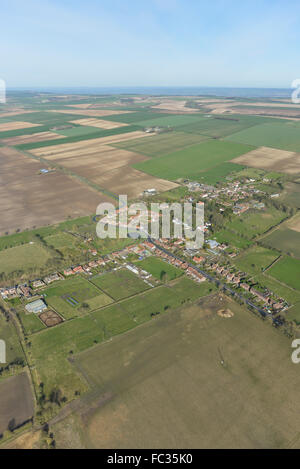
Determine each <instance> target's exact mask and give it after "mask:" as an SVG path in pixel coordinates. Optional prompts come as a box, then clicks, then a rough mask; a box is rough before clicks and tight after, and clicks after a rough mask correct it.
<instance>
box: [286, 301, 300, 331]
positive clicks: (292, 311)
mask: <svg viewBox="0 0 300 469" xmlns="http://www.w3.org/2000/svg"><path fill="white" fill-rule="evenodd" d="M286 318H287V320H288V321H294V322H295V323H296V324H297V326H300V304H297V305H295V306H292V307H291V308H289V309H288V312H287V314H286Z"/></svg>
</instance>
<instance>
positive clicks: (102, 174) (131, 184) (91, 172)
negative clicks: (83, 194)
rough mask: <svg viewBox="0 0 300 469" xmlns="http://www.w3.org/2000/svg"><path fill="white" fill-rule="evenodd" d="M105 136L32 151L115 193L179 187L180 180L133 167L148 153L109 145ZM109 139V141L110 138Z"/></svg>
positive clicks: (138, 192) (132, 194)
mask: <svg viewBox="0 0 300 469" xmlns="http://www.w3.org/2000/svg"><path fill="white" fill-rule="evenodd" d="M131 134H135V136H136V137H137V136H141V137H143V136H144V135H147V134H145V133H143V132H131V133H130V134H128V136H131ZM123 135H124V134H123ZM116 137H117V136H112V137H105V138H108V139H112V138H114V140H115V138H116ZM120 137H121V136H120ZM120 137H119V138H120ZM105 138H101V139H93V140H88V141H85V142H77V143H72V144H63V145H55V147H49V148H48V149H47V148H40V149H37V150H33V151H32V153H34V154H35V155H38V156H42V157H43V158H46V159H47V160H49V161H55V163H58V164H59V165H61V166H63V167H65V168H68V169H69V170H71V171H72V172H73V173H76V174H77V175H79V176H82V177H84V178H86V179H88V180H89V181H91V182H93V183H95V184H97V185H98V186H99V187H101V188H104V189H106V190H108V191H110V192H112V193H114V194H116V195H118V194H126V195H127V196H128V197H129V198H135V197H138V196H139V195H140V194H141V193H142V192H143V191H144V190H145V189H150V188H155V189H156V190H157V191H167V190H170V189H172V188H174V187H177V184H175V183H173V182H170V181H166V180H164V179H160V178H156V177H154V176H151V175H149V174H146V173H143V172H141V171H138V170H136V169H134V168H132V167H131V165H133V164H135V163H138V162H140V161H144V160H146V159H147V157H145V156H142V155H139V154H137V153H134V152H131V151H127V150H122V149H116V148H113V147H110V146H109V145H102V144H101V143H102V142H103V140H105ZM115 141H116V140H115ZM118 141H119V140H118ZM108 143H110V142H109V141H108Z"/></svg>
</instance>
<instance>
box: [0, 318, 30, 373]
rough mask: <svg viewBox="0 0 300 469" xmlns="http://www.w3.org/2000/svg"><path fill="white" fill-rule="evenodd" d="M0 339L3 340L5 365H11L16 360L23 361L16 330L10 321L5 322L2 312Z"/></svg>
mask: <svg viewBox="0 0 300 469" xmlns="http://www.w3.org/2000/svg"><path fill="white" fill-rule="evenodd" d="M0 339H2V340H4V341H5V344H6V363H11V362H13V361H15V360H16V359H18V358H20V359H23V360H24V354H23V350H22V347H21V345H20V342H19V339H18V336H17V332H16V329H15V328H14V326H13V323H12V322H11V321H9V322H7V321H6V319H5V317H4V315H3V314H2V312H1V313H0ZM0 368H1V364H0Z"/></svg>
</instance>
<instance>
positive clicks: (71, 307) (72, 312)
mask: <svg viewBox="0 0 300 469" xmlns="http://www.w3.org/2000/svg"><path fill="white" fill-rule="evenodd" d="M43 294H44V297H45V300H46V302H47V304H48V305H49V306H50V307H52V308H54V310H56V311H57V312H58V313H59V314H60V315H61V316H62V317H63V318H64V319H71V318H74V317H76V316H80V315H82V314H85V313H88V312H90V311H92V310H94V309H97V308H100V307H102V306H106V305H107V304H109V303H111V302H112V300H111V299H110V298H109V297H108V296H107V295H105V294H104V293H102V292H101V291H100V290H99V289H98V288H96V287H95V285H93V284H92V283H90V282H89V281H88V280H85V279H84V278H82V277H79V276H77V277H74V278H70V279H67V280H64V281H62V282H60V283H58V284H57V285H56V286H54V287H49V288H47V289H46V290H44V292H43Z"/></svg>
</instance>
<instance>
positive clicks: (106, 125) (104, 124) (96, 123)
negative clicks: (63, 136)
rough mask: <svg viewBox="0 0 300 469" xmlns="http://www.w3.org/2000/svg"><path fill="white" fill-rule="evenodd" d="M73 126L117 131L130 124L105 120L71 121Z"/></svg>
mask: <svg viewBox="0 0 300 469" xmlns="http://www.w3.org/2000/svg"><path fill="white" fill-rule="evenodd" d="M71 123H72V124H79V125H85V126H88V127H97V128H99V129H117V128H118V127H126V126H128V124H124V123H122V122H112V121H111V122H110V121H106V120H103V119H79V120H75V121H71Z"/></svg>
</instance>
